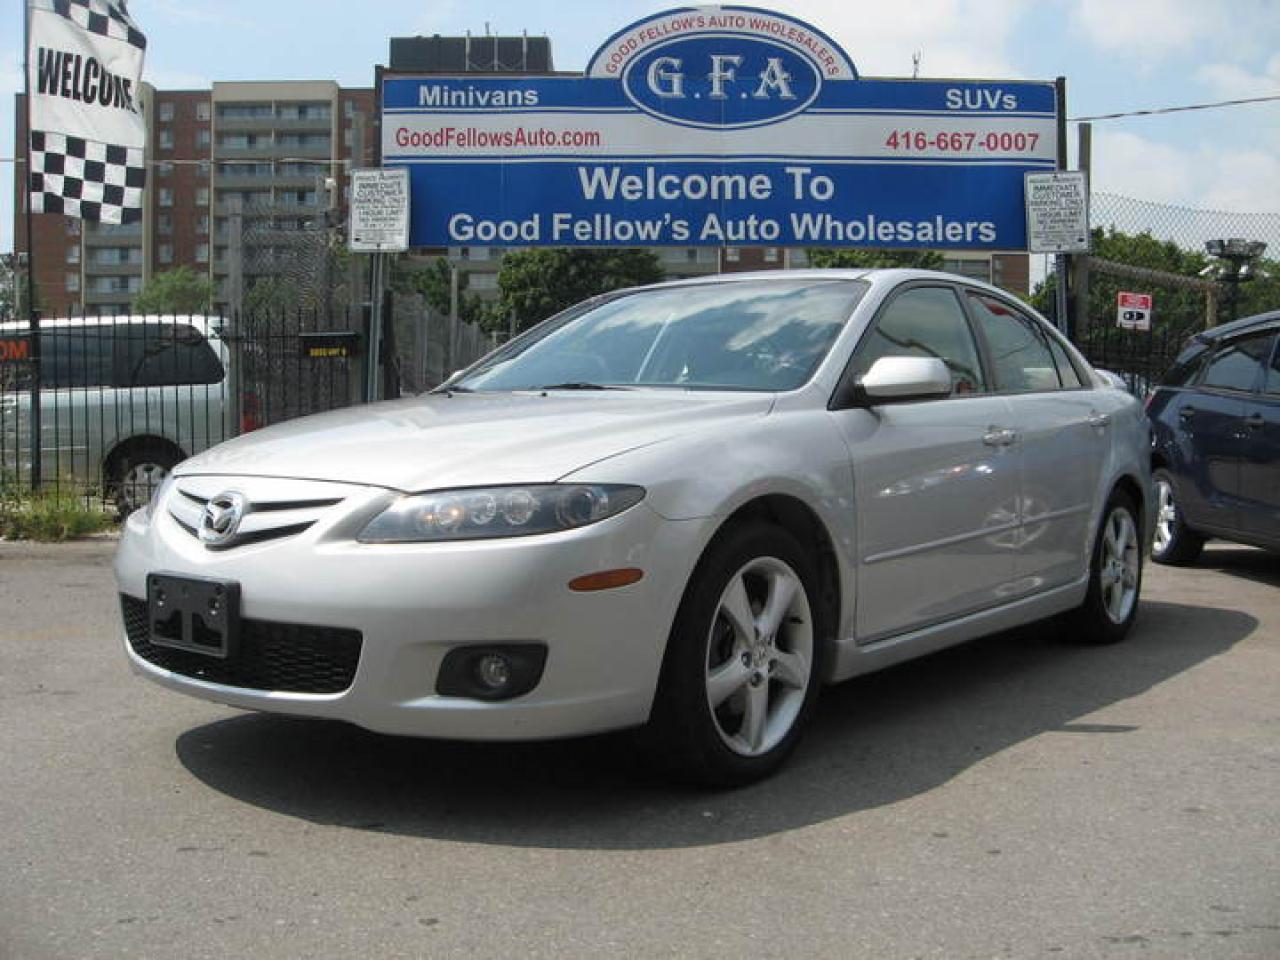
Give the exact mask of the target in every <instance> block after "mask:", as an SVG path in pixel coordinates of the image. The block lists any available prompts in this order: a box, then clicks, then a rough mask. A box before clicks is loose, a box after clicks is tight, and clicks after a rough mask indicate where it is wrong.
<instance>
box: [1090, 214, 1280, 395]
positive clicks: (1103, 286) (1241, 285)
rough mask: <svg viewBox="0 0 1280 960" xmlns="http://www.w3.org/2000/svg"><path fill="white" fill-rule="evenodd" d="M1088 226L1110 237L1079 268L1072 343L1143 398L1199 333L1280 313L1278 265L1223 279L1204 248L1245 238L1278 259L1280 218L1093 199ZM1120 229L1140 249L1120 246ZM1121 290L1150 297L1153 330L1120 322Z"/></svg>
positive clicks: (1264, 265) (1121, 243) (1279, 275)
mask: <svg viewBox="0 0 1280 960" xmlns="http://www.w3.org/2000/svg"><path fill="white" fill-rule="evenodd" d="M1090 221H1091V223H1092V225H1093V227H1094V228H1095V230H1097V229H1101V230H1102V231H1103V233H1104V235H1106V234H1110V235H1111V236H1112V240H1110V241H1108V240H1106V239H1104V241H1103V243H1102V244H1096V245H1095V254H1098V253H1101V254H1103V255H1102V256H1096V255H1095V256H1091V257H1089V258H1087V260H1086V261H1085V263H1084V264H1083V265H1082V266H1084V268H1085V269H1084V271H1083V274H1084V277H1085V278H1084V280H1083V282H1082V283H1079V282H1078V284H1077V286H1076V289H1075V290H1074V295H1075V296H1077V297H1081V296H1083V297H1085V298H1087V308H1086V311H1085V313H1084V316H1083V322H1079V320H1080V318H1079V316H1077V323H1076V324H1075V325H1074V326H1075V330H1074V337H1075V340H1076V342H1077V344H1078V345H1079V347H1080V348H1081V350H1083V351H1084V353H1085V355H1086V356H1087V357H1088V358H1089V360H1090V361H1091V362H1093V363H1094V364H1095V365H1097V366H1099V367H1104V368H1106V369H1109V370H1112V371H1113V372H1116V373H1118V374H1120V375H1121V376H1123V377H1124V378H1125V380H1126V381H1127V382H1128V383H1129V385H1130V387H1131V389H1133V390H1134V392H1135V393H1138V394H1139V395H1143V394H1145V393H1146V392H1147V391H1148V390H1149V389H1150V387H1151V386H1153V385H1154V384H1156V383H1158V382H1159V379H1160V377H1161V376H1162V375H1163V373H1164V371H1165V370H1167V369H1168V367H1169V365H1170V363H1171V362H1172V361H1173V359H1174V357H1176V356H1177V354H1178V353H1179V351H1180V350H1181V349H1182V347H1183V346H1184V345H1185V343H1186V341H1187V339H1188V338H1189V337H1190V336H1191V335H1192V334H1194V333H1195V332H1197V331H1199V330H1203V329H1205V328H1207V327H1211V326H1215V325H1217V324H1219V323H1224V322H1226V321H1227V320H1229V319H1232V318H1233V316H1248V315H1249V314H1251V313H1256V312H1260V311H1262V310H1266V309H1275V308H1277V307H1280V269H1277V266H1276V265H1275V264H1274V263H1267V262H1264V263H1263V264H1261V266H1262V268H1263V269H1262V271H1261V272H1259V273H1256V274H1254V276H1255V277H1257V279H1250V280H1249V281H1248V282H1234V283H1233V282H1231V279H1232V278H1230V277H1228V278H1227V280H1226V282H1224V280H1223V279H1222V278H1221V277H1217V276H1215V275H1214V260H1213V258H1212V257H1210V256H1209V255H1208V254H1207V253H1206V250H1205V244H1206V243H1207V242H1208V241H1211V240H1215V239H1223V238H1231V237H1241V238H1246V239H1250V240H1262V241H1263V242H1265V243H1266V244H1267V247H1268V251H1269V252H1270V253H1271V254H1272V256H1273V257H1274V256H1276V255H1277V254H1280V212H1277V213H1228V212H1224V211H1218V210H1196V209H1192V208H1189V207H1180V206H1173V205H1169V204H1158V203H1152V202H1149V201H1145V200H1136V199H1134V198H1132V197H1124V196H1119V195H1116V194H1108V193H1095V194H1093V195H1092V196H1091V198H1090ZM1117 231H1118V232H1119V233H1120V234H1123V235H1125V237H1126V238H1130V239H1131V238H1138V239H1137V242H1136V243H1135V242H1130V240H1126V239H1124V238H1121V239H1120V240H1119V241H1116V240H1115V239H1114V235H1115V233H1116V232H1117ZM1126 244H1127V245H1128V246H1126ZM1099 247H1100V248H1101V249H1098V248H1099ZM1121 258H1123V259H1121ZM1134 261H1137V262H1136V263H1135V262H1134ZM1262 274H1270V276H1269V278H1268V277H1267V276H1263V275H1262ZM1080 276H1081V274H1080V273H1077V280H1078V281H1079V278H1080ZM1081 287H1083V291H1082V289H1081ZM1121 291H1133V292H1142V293H1148V294H1151V296H1152V299H1153V306H1154V309H1153V315H1152V322H1151V326H1150V329H1149V330H1131V329H1123V328H1121V327H1120V326H1119V325H1118V319H1117V307H1116V296H1117V294H1118V293H1119V292H1121Z"/></svg>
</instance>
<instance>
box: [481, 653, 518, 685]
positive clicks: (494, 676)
mask: <svg viewBox="0 0 1280 960" xmlns="http://www.w3.org/2000/svg"><path fill="white" fill-rule="evenodd" d="M476 679H477V680H479V681H480V682H481V683H483V684H484V685H485V686H486V687H488V688H490V689H491V690H493V691H494V692H497V691H499V690H501V689H502V688H503V687H505V686H506V685H507V684H509V683H510V682H511V661H510V660H508V659H507V658H506V657H504V656H503V655H502V654H500V653H486V654H485V655H484V656H483V657H481V658H480V659H479V660H477V661H476Z"/></svg>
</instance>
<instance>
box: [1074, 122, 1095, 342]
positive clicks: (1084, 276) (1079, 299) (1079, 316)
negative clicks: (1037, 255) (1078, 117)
mask: <svg viewBox="0 0 1280 960" xmlns="http://www.w3.org/2000/svg"><path fill="white" fill-rule="evenodd" d="M1076 135H1077V144H1078V147H1077V150H1076V153H1077V157H1076V165H1077V166H1078V167H1079V168H1080V170H1081V171H1082V172H1083V173H1084V182H1085V189H1087V190H1088V191H1090V192H1092V190H1093V187H1092V186H1091V184H1092V183H1093V125H1092V124H1088V123H1082V124H1080V126H1079V127H1078V128H1077V130H1076ZM1090 209H1092V207H1090ZM1089 226H1090V227H1091V228H1092V226H1093V225H1092V224H1090V225H1089ZM1071 259H1072V268H1073V269H1072V271H1071V273H1072V276H1071V290H1072V293H1073V294H1074V296H1075V310H1074V312H1073V317H1072V321H1073V322H1072V325H1071V327H1072V329H1071V342H1072V343H1083V342H1084V339H1085V337H1087V336H1088V335H1089V254H1088V253H1078V254H1076V255H1075V256H1074V257H1072V258H1071Z"/></svg>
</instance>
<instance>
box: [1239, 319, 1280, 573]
mask: <svg viewBox="0 0 1280 960" xmlns="http://www.w3.org/2000/svg"><path fill="white" fill-rule="evenodd" d="M1272 341H1273V342H1272V346H1271V353H1270V357H1269V359H1268V361H1267V363H1266V365H1265V368H1264V372H1263V378H1262V386H1261V388H1260V389H1259V391H1258V392H1257V393H1256V394H1254V396H1253V397H1251V398H1250V399H1248V400H1246V401H1245V416H1244V429H1243V431H1242V434H1243V444H1244V450H1243V454H1242V456H1241V458H1240V514H1239V529H1240V532H1241V534H1242V535H1243V536H1245V537H1248V538H1250V539H1254V538H1257V539H1259V540H1261V541H1264V542H1266V543H1268V544H1270V545H1273V546H1276V547H1280V336H1275V335H1273V336H1272Z"/></svg>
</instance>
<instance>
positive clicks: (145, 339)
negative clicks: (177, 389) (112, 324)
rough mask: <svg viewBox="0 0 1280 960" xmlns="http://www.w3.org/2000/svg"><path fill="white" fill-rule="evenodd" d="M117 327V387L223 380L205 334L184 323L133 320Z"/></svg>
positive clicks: (220, 365)
mask: <svg viewBox="0 0 1280 960" xmlns="http://www.w3.org/2000/svg"><path fill="white" fill-rule="evenodd" d="M114 330H115V338H116V345H115V355H116V386H120V387H165V386H180V385H190V384H202V383H219V382H221V380H222V376H223V370H222V363H221V362H220V361H219V360H218V355H217V354H216V353H214V352H213V348H212V347H211V346H209V341H207V340H206V339H205V338H204V336H203V335H202V334H201V333H200V331H198V330H197V329H196V328H195V327H192V326H189V325H188V324H184V323H133V324H129V325H128V326H123V325H122V326H119V327H116V328H114Z"/></svg>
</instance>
